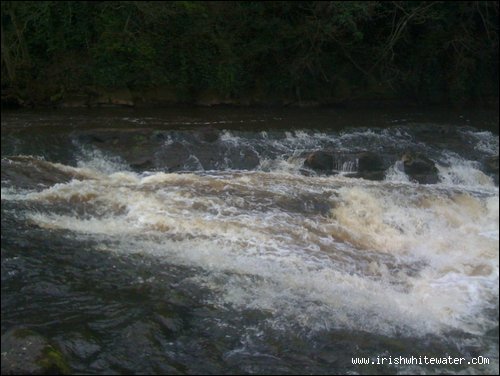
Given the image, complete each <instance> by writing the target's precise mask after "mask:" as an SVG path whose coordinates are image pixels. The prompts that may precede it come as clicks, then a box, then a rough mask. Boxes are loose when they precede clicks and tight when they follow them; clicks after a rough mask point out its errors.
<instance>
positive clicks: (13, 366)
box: [2, 328, 70, 375]
mask: <svg viewBox="0 0 500 376" xmlns="http://www.w3.org/2000/svg"><path fill="white" fill-rule="evenodd" d="M69 373H70V368H69V366H68V364H67V362H66V360H65V359H64V357H63V355H62V354H61V352H60V351H58V350H57V349H56V348H55V347H54V346H52V345H51V344H50V343H49V342H48V341H47V340H46V339H45V338H44V337H43V336H41V335H40V334H38V333H36V332H34V331H32V330H29V329H24V328H16V329H12V330H10V331H8V332H7V333H5V334H4V335H3V336H2V375H65V374H69Z"/></svg>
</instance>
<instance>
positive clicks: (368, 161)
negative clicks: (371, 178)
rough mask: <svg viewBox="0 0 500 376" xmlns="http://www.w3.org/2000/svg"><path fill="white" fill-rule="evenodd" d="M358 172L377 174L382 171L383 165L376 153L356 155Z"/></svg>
mask: <svg viewBox="0 0 500 376" xmlns="http://www.w3.org/2000/svg"><path fill="white" fill-rule="evenodd" d="M357 159H358V172H360V173H364V172H378V171H383V170H385V169H384V165H383V161H382V158H380V156H379V155H378V154H376V153H373V152H370V151H365V152H363V153H360V154H358V155H357Z"/></svg>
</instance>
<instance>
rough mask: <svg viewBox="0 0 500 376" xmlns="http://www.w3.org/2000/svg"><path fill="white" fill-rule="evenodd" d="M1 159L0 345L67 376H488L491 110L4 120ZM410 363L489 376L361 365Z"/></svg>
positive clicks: (494, 333) (492, 329)
mask: <svg viewBox="0 0 500 376" xmlns="http://www.w3.org/2000/svg"><path fill="white" fill-rule="evenodd" d="M200 130H201V131H200ZM122 134H124V135H126V136H122ZM127 135H128V136H127ZM130 135H132V136H130ZM131 140H132V141H131ZM1 146H2V207H1V210H2V240H1V248H2V252H1V257H2V277H1V278H2V320H1V323H2V325H1V327H2V335H3V334H4V333H5V332H7V331H8V330H10V329H11V328H16V327H26V328H30V329H33V330H36V331H37V332H38V333H41V334H42V335H43V336H45V337H46V338H48V339H49V340H50V341H51V342H53V343H54V344H56V345H57V347H58V348H59V349H60V350H61V352H62V354H63V355H64V357H65V358H66V359H67V360H68V362H69V364H70V367H71V370H72V372H74V373H85V374H124V373H132V374H137V373H140V374H142V373H147V374H161V373H168V374H235V373H243V374H308V373H313V374H345V373H349V374H365V373H370V374H387V373H389V374H408V373H419V374H435V373H455V372H460V373H463V374H484V373H486V374H498V339H499V337H498V315H499V303H498V298H499V296H498V282H499V281H498V270H499V266H498V258H499V245H498V239H499V222H498V212H499V202H498V175H496V179H497V182H496V183H495V176H494V175H492V174H489V173H488V171H486V170H485V169H484V167H483V166H484V161H485V160H486V159H488V158H490V157H492V156H495V155H498V152H499V138H498V112H488V111H483V110H481V111H475V112H473V111H469V112H467V111H465V110H464V111H449V110H426V111H418V110H416V109H410V110H403V109H400V110H364V111H361V110H360V111H354V110H348V109H344V110H333V109H287V110H278V109H229V108H228V109H190V108H181V109H164V110H147V109H142V110H137V109H100V110H97V109H94V110H81V109H80V110H76V109H75V110H58V111H49V110H45V111H42V110H37V111H35V110H32V111H28V110H26V111H10V112H7V111H5V112H3V113H2V141H1ZM153 147H154V148H155V149H154V150H155V151H154V153H153V154H151V150H152V149H151V148H153ZM148 148H149V149H148ZM317 150H334V151H336V152H338V153H341V154H342V155H345V156H347V157H345V158H346V160H345V161H344V162H343V163H340V164H339V166H337V167H338V168H337V171H335V173H330V174H323V173H320V172H315V171H311V170H308V169H307V168H304V166H303V163H304V160H305V158H306V157H307V155H309V154H310V153H312V152H314V151H317ZM408 150H410V151H412V152H418V153H422V154H424V155H425V156H427V157H428V158H429V159H431V160H432V161H434V162H435V164H436V167H437V174H438V182H437V183H436V184H419V183H418V182H416V181H414V180H412V179H411V178H409V177H408V176H407V175H406V174H405V172H404V170H402V168H401V163H402V162H401V161H400V156H401V155H402V154H403V153H405V152H406V151H408ZM364 151H370V152H373V153H377V154H378V155H380V156H381V158H382V159H383V160H384V163H386V167H385V169H384V174H383V178H382V179H381V180H368V179H364V178H361V177H357V176H353V173H355V172H356V169H357V167H356V166H357V164H356V160H352V159H351V160H349V156H350V155H355V153H359V152H364ZM148 153H149V154H148ZM353 153H354V154H353ZM182 155H185V156H184V157H182ZM174 160H175V163H174V162H172V161H174ZM179 161H180V162H179ZM497 161H498V159H497ZM348 162H351V163H348ZM497 163H498V162H497ZM174 165H175V166H174ZM497 169H498V167H497ZM496 173H497V174H498V170H497V172H496ZM2 351H4V349H2ZM412 356H413V357H423V356H427V357H436V358H442V357H447V356H451V357H463V358H465V359H466V360H467V361H470V360H471V359H472V358H477V357H484V358H488V360H489V362H490V364H481V365H472V364H468V365H467V364H462V365H435V364H434V365H430V364H429V365H396V364H394V363H393V364H388V363H387V362H385V364H377V361H380V358H381V357H385V358H387V359H388V358H389V357H391V359H395V358H396V357H408V358H409V357H412ZM355 357H366V358H370V363H371V362H374V363H375V364H368V365H357V364H353V362H352V359H353V358H355Z"/></svg>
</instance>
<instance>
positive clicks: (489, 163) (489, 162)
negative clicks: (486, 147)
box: [483, 155, 498, 174]
mask: <svg viewBox="0 0 500 376" xmlns="http://www.w3.org/2000/svg"><path fill="white" fill-rule="evenodd" d="M483 164H484V170H485V171H486V172H487V173H490V174H498V155H493V156H491V157H488V158H486V159H485V160H484V163H483Z"/></svg>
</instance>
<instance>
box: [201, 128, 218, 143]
mask: <svg viewBox="0 0 500 376" xmlns="http://www.w3.org/2000/svg"><path fill="white" fill-rule="evenodd" d="M196 136H197V138H198V140H200V141H203V142H209V143H212V142H215V141H217V140H219V136H220V134H219V130H218V129H216V128H214V127H204V128H201V129H199V130H198V131H197V132H196Z"/></svg>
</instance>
